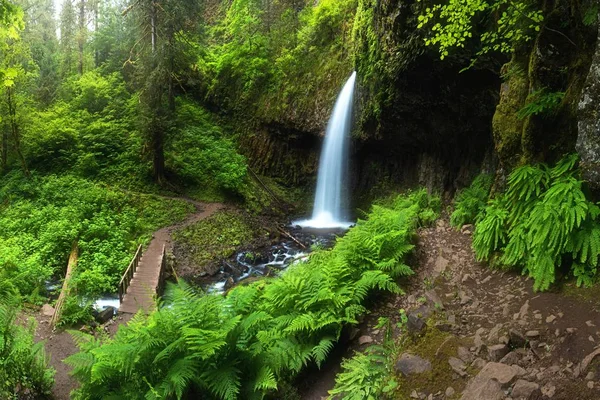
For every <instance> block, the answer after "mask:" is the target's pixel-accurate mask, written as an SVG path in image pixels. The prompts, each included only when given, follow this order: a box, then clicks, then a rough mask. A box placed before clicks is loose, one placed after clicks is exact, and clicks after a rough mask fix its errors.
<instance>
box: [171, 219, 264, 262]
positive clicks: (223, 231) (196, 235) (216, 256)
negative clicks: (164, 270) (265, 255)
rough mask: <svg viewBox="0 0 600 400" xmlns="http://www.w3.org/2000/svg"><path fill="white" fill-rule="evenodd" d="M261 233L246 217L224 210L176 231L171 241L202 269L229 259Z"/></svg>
mask: <svg viewBox="0 0 600 400" xmlns="http://www.w3.org/2000/svg"><path fill="white" fill-rule="evenodd" d="M260 232H261V228H260V227H259V226H256V224H255V222H254V221H252V220H251V219H250V218H249V216H247V215H245V214H244V213H241V212H237V211H230V210H225V211H218V212H217V213H215V214H214V215H212V216H210V217H208V218H206V219H204V220H202V221H198V222H197V223H195V224H193V225H190V226H187V227H185V228H183V229H180V230H178V231H176V232H175V234H174V235H173V239H174V240H175V241H176V242H177V243H178V245H179V246H182V247H183V248H184V249H186V256H189V257H190V258H191V260H192V261H193V263H194V264H195V265H196V266H198V267H199V268H202V267H204V266H205V265H207V264H208V263H210V262H211V261H217V260H222V259H226V258H229V257H230V256H232V255H233V254H234V252H235V250H236V249H237V248H238V247H239V246H240V245H241V244H243V243H248V242H250V241H252V239H254V238H257V237H258V236H259V235H260Z"/></svg>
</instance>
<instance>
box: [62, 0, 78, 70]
mask: <svg viewBox="0 0 600 400" xmlns="http://www.w3.org/2000/svg"><path fill="white" fill-rule="evenodd" d="M76 22H77V18H76V15H75V7H74V6H73V0H64V2H63V5H62V9H61V12H60V55H61V68H60V70H61V75H62V77H63V78H64V77H68V76H70V75H72V74H73V71H74V69H75V66H74V64H75V60H74V58H75V41H76V27H75V24H76Z"/></svg>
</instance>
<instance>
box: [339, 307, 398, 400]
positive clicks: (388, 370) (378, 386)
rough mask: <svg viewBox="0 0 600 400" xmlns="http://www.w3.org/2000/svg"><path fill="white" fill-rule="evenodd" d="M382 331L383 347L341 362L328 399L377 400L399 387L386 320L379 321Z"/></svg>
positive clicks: (388, 323)
mask: <svg viewBox="0 0 600 400" xmlns="http://www.w3.org/2000/svg"><path fill="white" fill-rule="evenodd" d="M378 328H384V343H383V345H372V346H369V347H368V348H367V349H366V350H365V351H364V352H363V353H358V352H357V353H355V355H354V356H353V357H352V358H349V359H345V360H343V361H342V369H343V370H342V372H340V373H338V375H337V376H336V378H335V387H334V388H333V389H332V390H330V391H329V399H342V400H377V399H381V398H382V396H384V395H385V394H386V393H389V392H391V391H392V390H394V389H395V388H396V387H397V386H398V382H397V381H396V379H395V377H394V362H395V359H394V358H395V357H394V356H395V354H396V352H395V349H394V346H395V345H394V341H393V339H392V335H391V333H392V330H391V327H390V322H389V320H388V319H386V318H383V319H380V321H379V324H378Z"/></svg>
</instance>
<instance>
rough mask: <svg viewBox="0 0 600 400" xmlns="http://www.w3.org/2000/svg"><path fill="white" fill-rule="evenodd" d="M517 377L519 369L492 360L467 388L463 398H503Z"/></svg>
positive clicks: (473, 399)
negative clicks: (506, 389) (505, 391)
mask: <svg viewBox="0 0 600 400" xmlns="http://www.w3.org/2000/svg"><path fill="white" fill-rule="evenodd" d="M516 377H517V371H516V370H515V369H514V368H513V367H511V366H508V365H505V364H500V363H495V362H490V363H487V364H486V366H485V367H483V369H482V370H481V371H480V372H479V373H478V374H477V376H475V378H473V379H472V380H471V381H470V382H469V384H468V385H467V387H466V388H465V390H464V392H463V395H462V397H461V400H482V399H486V400H502V399H504V397H505V396H504V390H503V389H505V388H508V387H509V386H510V384H511V383H512V382H513V381H514V380H515V378H516Z"/></svg>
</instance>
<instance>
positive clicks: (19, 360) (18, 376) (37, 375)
mask: <svg viewBox="0 0 600 400" xmlns="http://www.w3.org/2000/svg"><path fill="white" fill-rule="evenodd" d="M0 278H1V280H0V282H1V283H0V398H2V399H7V400H9V399H21V398H25V397H28V396H29V397H30V396H33V397H35V398H46V397H48V396H49V395H50V391H51V389H52V385H53V384H54V379H53V376H54V370H53V369H51V368H49V367H48V359H47V358H46V355H45V352H44V344H43V342H38V343H35V342H34V331H35V322H34V321H33V320H32V321H29V323H28V325H27V326H26V327H23V326H21V323H22V322H17V319H16V318H17V314H18V312H19V307H18V297H17V293H18V292H17V290H16V287H15V286H14V285H12V283H11V281H10V279H8V277H7V276H6V274H5V273H3V272H2V271H1V270H0Z"/></svg>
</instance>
